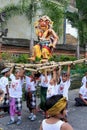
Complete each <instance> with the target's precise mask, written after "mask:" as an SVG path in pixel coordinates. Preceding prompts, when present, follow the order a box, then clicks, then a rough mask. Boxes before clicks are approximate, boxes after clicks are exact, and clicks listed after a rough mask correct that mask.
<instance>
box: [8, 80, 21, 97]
mask: <svg viewBox="0 0 87 130" xmlns="http://www.w3.org/2000/svg"><path fill="white" fill-rule="evenodd" d="M9 96H10V97H13V98H22V86H21V80H20V79H15V80H12V81H11V85H10V88H9Z"/></svg>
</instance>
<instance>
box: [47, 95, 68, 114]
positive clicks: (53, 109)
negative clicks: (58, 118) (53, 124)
mask: <svg viewBox="0 0 87 130" xmlns="http://www.w3.org/2000/svg"><path fill="white" fill-rule="evenodd" d="M66 104H67V101H66V98H64V97H63V98H61V99H60V100H59V101H58V102H57V103H56V104H55V105H54V106H52V107H51V108H50V109H49V110H48V111H47V113H48V114H49V115H50V116H55V115H57V114H59V113H60V112H61V111H62V110H63V109H64V108H65V107H66Z"/></svg>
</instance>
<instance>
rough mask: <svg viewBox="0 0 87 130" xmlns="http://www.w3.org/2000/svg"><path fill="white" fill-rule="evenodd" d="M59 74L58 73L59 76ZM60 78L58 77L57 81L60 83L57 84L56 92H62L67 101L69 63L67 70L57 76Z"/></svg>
mask: <svg viewBox="0 0 87 130" xmlns="http://www.w3.org/2000/svg"><path fill="white" fill-rule="evenodd" d="M59 75H60V74H58V76H59ZM59 78H60V79H58V81H60V83H59V84H58V86H57V87H58V94H59V95H60V94H62V95H63V96H64V97H66V99H67V101H68V90H69V87H70V65H68V70H67V72H65V71H64V72H62V76H61V77H59Z"/></svg>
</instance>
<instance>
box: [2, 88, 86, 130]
mask: <svg viewBox="0 0 87 130" xmlns="http://www.w3.org/2000/svg"><path fill="white" fill-rule="evenodd" d="M77 95H78V89H76V90H71V91H69V108H68V110H69V111H68V121H69V123H70V124H71V125H72V126H73V128H74V130H86V129H87V107H75V106H74V103H75V102H74V98H75V97H76V96H77ZM28 115H29V112H28V109H27V108H26V104H25V102H23V110H22V124H21V125H20V126H17V125H16V124H14V125H10V126H7V125H6V124H7V122H8V121H9V115H8V114H5V116H4V117H2V118H0V128H2V129H3V130H9V129H11V130H39V126H40V124H41V121H42V120H43V118H44V117H43V115H42V113H41V112H38V113H37V120H36V121H34V122H31V121H30V120H29V119H28V118H27V117H28Z"/></svg>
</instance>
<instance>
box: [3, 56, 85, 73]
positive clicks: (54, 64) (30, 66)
mask: <svg viewBox="0 0 87 130" xmlns="http://www.w3.org/2000/svg"><path fill="white" fill-rule="evenodd" d="M83 62H87V58H84V59H79V60H75V61H65V62H64V61H63V62H54V61H51V62H46V63H43V64H41V63H40V64H33V63H32V64H31V63H30V64H22V63H21V64H18V63H5V65H6V66H7V67H12V66H14V65H15V68H20V67H24V68H25V70H28V71H33V72H37V71H39V70H43V69H52V68H54V67H59V66H64V65H69V64H73V65H75V64H80V63H83Z"/></svg>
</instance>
